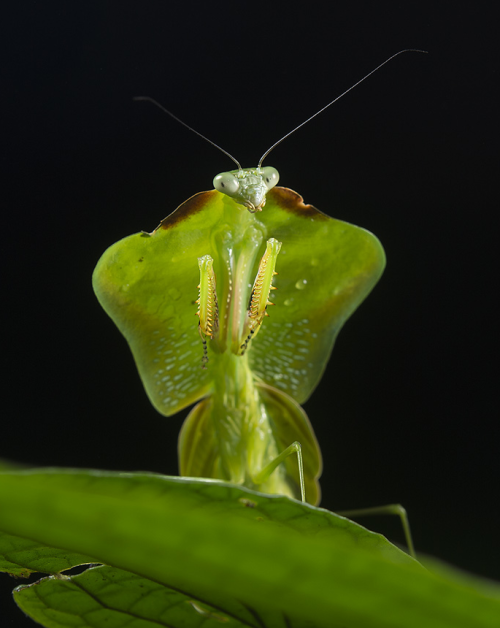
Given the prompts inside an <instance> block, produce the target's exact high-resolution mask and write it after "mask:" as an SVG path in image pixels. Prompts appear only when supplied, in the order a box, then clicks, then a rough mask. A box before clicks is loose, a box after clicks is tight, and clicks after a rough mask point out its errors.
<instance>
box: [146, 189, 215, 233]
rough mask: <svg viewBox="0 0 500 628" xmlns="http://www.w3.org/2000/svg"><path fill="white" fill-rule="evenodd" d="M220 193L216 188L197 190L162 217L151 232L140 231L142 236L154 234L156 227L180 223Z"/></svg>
mask: <svg viewBox="0 0 500 628" xmlns="http://www.w3.org/2000/svg"><path fill="white" fill-rule="evenodd" d="M217 194H220V192H217V190H210V191H209V192H198V194H195V195H194V196H192V197H191V198H188V200H187V201H184V203H182V204H181V205H179V207H178V208H177V209H174V211H173V212H172V213H171V214H169V215H168V216H167V217H166V218H164V219H163V220H162V221H161V222H160V224H159V225H158V226H157V227H156V229H154V230H153V231H152V232H151V233H148V232H146V231H143V232H142V236H143V237H149V236H152V235H154V234H155V233H156V232H157V231H158V229H171V228H172V227H174V226H175V225H177V224H179V223H181V222H182V221H183V220H187V219H188V218H190V217H191V216H194V215H195V214H197V213H198V212H200V211H201V210H202V209H203V208H204V207H205V206H206V204H207V203H208V202H210V199H211V197H213V196H214V195H217Z"/></svg>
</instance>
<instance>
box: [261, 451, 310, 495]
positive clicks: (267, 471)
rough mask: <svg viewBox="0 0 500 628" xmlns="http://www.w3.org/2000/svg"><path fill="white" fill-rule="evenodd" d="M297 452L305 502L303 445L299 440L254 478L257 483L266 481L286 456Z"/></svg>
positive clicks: (301, 490)
mask: <svg viewBox="0 0 500 628" xmlns="http://www.w3.org/2000/svg"><path fill="white" fill-rule="evenodd" d="M293 454H297V461H298V465H299V481H300V497H301V500H302V501H303V502H305V501H306V489H305V484H304V465H303V462H302V447H301V445H300V443H299V442H298V441H295V442H294V443H292V444H291V445H290V446H289V447H287V448H286V449H285V450H284V451H282V452H281V453H280V454H279V455H278V456H276V458H275V459H274V460H272V461H271V462H270V463H269V464H268V465H266V466H265V467H264V468H263V469H262V470H261V471H260V472H259V473H257V475H256V476H255V477H254V478H252V479H253V481H254V482H255V483H256V484H262V483H263V482H265V481H266V480H267V479H268V478H269V476H270V475H271V473H272V472H273V471H274V470H275V469H276V467H277V466H278V465H280V464H281V463H282V462H283V461H284V460H285V458H287V457H288V456H292V455H293Z"/></svg>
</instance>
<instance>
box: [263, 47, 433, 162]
mask: <svg viewBox="0 0 500 628" xmlns="http://www.w3.org/2000/svg"><path fill="white" fill-rule="evenodd" d="M403 52H423V53H425V54H427V50H418V49H416V48H406V49H405V50H400V51H399V52H396V53H395V54H393V55H392V56H391V57H389V58H388V59H386V60H385V61H383V62H382V63H381V64H380V65H377V67H376V68H373V70H372V71H371V72H368V74H365V75H364V76H363V78H361V79H359V81H357V82H356V83H354V85H351V87H349V88H348V89H346V90H345V92H342V94H340V96H337V97H336V98H334V99H333V100H332V101H331V102H329V103H328V104H327V105H325V106H324V107H323V108H322V109H320V110H319V111H316V113H315V114H313V115H312V116H311V117H310V118H307V120H304V122H302V123H301V124H299V126H296V127H295V128H294V129H292V130H291V131H290V132H289V133H287V134H286V135H284V136H283V137H282V138H281V139H280V140H278V141H277V142H276V143H275V144H273V145H272V146H271V148H269V149H268V150H266V152H265V153H264V154H263V155H262V157H261V158H260V161H259V165H258V167H259V168H260V167H261V166H262V162H263V161H264V159H265V158H266V157H267V156H268V155H269V153H270V152H271V151H272V150H274V149H275V148H276V146H278V145H279V144H281V142H283V141H284V140H286V138H287V137H290V135H291V134H292V133H295V131H298V130H299V129H300V128H301V127H303V126H304V125H305V124H307V123H308V122H310V121H311V120H312V119H313V118H315V117H316V116H319V114H320V113H322V112H323V111H324V110H325V109H328V107H330V105H333V103H336V102H337V100H340V99H341V98H342V96H345V95H346V94H348V93H349V92H350V91H351V90H353V89H354V88H355V87H357V86H358V85H359V84H360V83H362V82H363V81H365V80H366V79H367V78H368V77H369V76H371V75H372V74H375V72H377V70H380V68H382V67H383V66H384V65H385V64H386V63H389V61H392V59H394V58H395V57H397V56H398V55H401V54H403Z"/></svg>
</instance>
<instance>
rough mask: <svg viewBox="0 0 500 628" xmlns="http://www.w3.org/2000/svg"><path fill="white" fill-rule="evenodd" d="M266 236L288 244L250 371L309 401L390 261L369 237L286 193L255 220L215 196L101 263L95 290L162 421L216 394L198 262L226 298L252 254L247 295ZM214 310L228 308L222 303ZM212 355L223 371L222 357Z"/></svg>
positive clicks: (203, 197)
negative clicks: (236, 263) (339, 339)
mask: <svg viewBox="0 0 500 628" xmlns="http://www.w3.org/2000/svg"><path fill="white" fill-rule="evenodd" d="M269 238H275V239H277V240H278V241H279V242H282V248H281V252H280V255H279V257H278V261H277V266H276V269H277V272H278V277H276V279H275V286H276V287H277V290H276V291H275V292H273V299H274V303H275V307H273V308H268V309H269V317H266V319H265V321H264V324H263V325H262V328H261V329H260V331H259V333H258V335H257V336H256V337H255V339H254V340H253V341H252V342H251V344H250V348H249V350H248V360H249V365H250V368H251V369H252V371H253V373H254V376H255V378H256V379H257V380H260V381H262V382H264V383H266V384H268V385H270V386H273V387H275V388H278V389H279V390H281V391H283V392H285V393H287V394H288V395H290V396H291V397H292V398H293V399H294V400H295V401H297V402H298V403H303V402H304V401H305V400H306V399H307V398H308V397H309V395H310V394H311V393H312V391H313V390H314V388H315V387H316V385H317V383H318V381H319V380H320V378H321V375H322V373H323V371H324V369H325V366H326V363H327V361H328V359H329V356H330V353H331V351H332V347H333V343H334V341H335V337H336V335H337V333H338V332H339V330H340V328H341V327H342V325H343V324H344V322H345V321H346V320H347V318H348V317H349V316H350V315H351V314H352V312H353V311H354V310H355V309H356V308H357V307H358V305H359V304H360V303H361V302H362V301H363V299H364V298H365V297H366V296H367V294H368V293H369V292H370V290H371V289H372V287H373V286H374V285H375V283H376V282H377V280H378V278H379V277H380V275H381V273H382V270H383V268H384V264H385V257H384V252H383V249H382V246H381V244H380V242H379V241H378V240H377V238H376V237H375V236H374V235H372V234H371V233H369V232H368V231H366V230H364V229H361V228H359V227H356V226H353V225H351V224H348V223H345V222H342V221H339V220H335V219H333V218H330V217H328V216H326V215H325V214H323V213H322V212H320V211H318V210H317V209H316V208H314V207H312V206H311V205H306V204H304V203H303V200H302V198H301V197H300V196H299V195H298V194H296V193H295V192H293V191H292V190H289V189H286V188H279V187H278V188H274V189H273V190H271V191H270V192H269V193H268V195H267V203H266V205H265V207H264V209H263V211H262V212H260V213H258V214H256V215H251V214H249V213H248V212H247V210H246V209H245V208H244V207H242V206H239V205H237V204H236V203H235V202H234V201H232V200H231V199H230V198H228V197H227V196H224V195H223V194H220V193H219V192H217V191H215V190H214V191H211V192H202V193H200V194H196V195H195V196H193V197H192V198H190V199H189V200H188V201H186V202H185V203H183V204H182V205H181V206H180V207H179V208H178V209H177V210H176V211H174V212H173V213H172V214H171V215H170V216H168V217H167V218H166V219H165V220H163V221H162V222H161V224H160V225H159V226H158V228H157V229H155V230H154V231H153V232H152V233H150V234H148V233H137V234H135V235H132V236H129V237H127V238H125V239H123V240H121V241H119V242H117V243H116V244H114V245H113V246H111V247H110V248H109V249H108V250H107V251H106V252H105V253H104V255H103V256H102V258H101V259H100V261H99V263H98V265H97V267H96V269H95V272H94V278H93V283H94V289H95V292H96V294H97V297H98V299H99V301H100V302H101V304H102V306H103V307H104V309H105V310H106V312H107V313H108V314H109V315H110V316H111V318H112V319H113V320H114V321H115V323H116V324H117V326H118V328H119V329H120V331H121V332H122V333H123V335H124V336H125V338H126V339H127V340H128V342H129V344H130V347H131V349H132V352H133V355H134V358H135V361H136V364H137V367H138V369H139V372H140V375H141V378H142V381H143V383H144V386H145V388H146V391H147V393H148V395H149V397H150V399H151V401H152V403H153V404H154V406H155V407H156V408H157V409H158V410H159V412H161V413H162V414H165V415H167V416H168V415H171V414H174V413H175V412H177V411H178V410H180V409H182V408H184V407H186V406H188V405H190V404H192V403H194V402H196V401H197V400H199V399H200V398H202V397H204V396H206V395H207V394H208V393H209V392H210V391H211V390H212V387H213V375H212V373H213V371H212V369H211V368H210V363H209V365H208V368H207V369H206V370H203V369H202V368H201V356H202V348H201V341H200V337H199V334H198V330H197V319H196V317H195V313H196V305H195V301H196V298H197V296H198V295H197V285H198V283H199V271H198V262H197V260H198V258H199V257H200V256H202V255H210V256H211V257H212V258H213V260H214V270H215V274H216V277H217V286H218V290H219V289H220V291H221V294H222V295H224V294H227V291H228V284H229V283H230V282H233V283H234V282H236V281H238V280H239V277H238V276H237V275H235V274H234V272H236V271H238V269H235V271H234V272H233V274H232V275H231V276H230V275H229V274H228V268H227V267H228V263H229V262H228V259H229V258H230V256H231V255H233V254H234V251H237V250H238V249H240V250H243V249H244V247H245V246H246V247H249V248H252V247H253V249H255V255H254V258H253V262H252V265H253V268H252V269H246V270H245V273H246V274H245V289H246V283H247V277H250V278H251V279H250V281H253V277H254V276H255V275H256V272H257V268H258V261H259V259H260V257H261V255H262V254H263V253H264V250H265V245H266V241H267V240H268V239H269ZM239 270H241V269H239ZM250 271H251V272H250ZM242 272H243V271H242ZM219 303H220V304H221V307H222V308H223V307H224V296H222V298H221V296H220V295H219ZM222 313H223V312H222ZM221 324H222V323H221ZM210 353H211V355H210V356H209V357H210V360H211V361H216V360H217V359H218V355H217V354H216V353H213V352H210ZM212 363H213V362H212Z"/></svg>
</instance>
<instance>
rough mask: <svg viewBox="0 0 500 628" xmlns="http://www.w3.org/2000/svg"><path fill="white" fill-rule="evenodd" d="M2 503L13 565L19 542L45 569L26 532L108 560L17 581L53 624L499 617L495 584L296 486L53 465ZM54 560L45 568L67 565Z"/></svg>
mask: <svg viewBox="0 0 500 628" xmlns="http://www.w3.org/2000/svg"><path fill="white" fill-rule="evenodd" d="M0 503H1V506H2V507H1V508H0V530H1V531H2V532H3V533H4V534H7V535H9V537H8V538H9V541H10V542H11V543H12V544H13V545H12V547H11V552H14V554H13V555H12V556H10V555H9V557H8V562H7V563H6V562H5V559H4V561H3V562H1V563H0V567H1V568H2V569H3V570H5V571H10V569H11V566H12V563H13V562H15V560H16V559H14V555H15V551H16V547H15V544H16V542H18V543H19V548H20V549H19V551H21V549H22V548H23V547H24V551H25V554H24V555H23V559H22V561H20V562H22V564H23V566H24V567H25V568H26V569H41V567H42V564H41V562H40V554H39V553H37V551H36V550H35V546H33V548H32V549H33V550H34V551H33V552H32V555H31V556H30V548H29V547H27V546H26V540H27V539H28V540H30V541H33V542H36V543H37V544H38V547H39V548H40V547H42V546H44V547H46V548H59V549H62V550H65V551H66V559H67V560H68V564H72V563H73V561H74V560H75V559H76V554H81V555H82V556H86V557H92V562H100V563H104V564H106V565H107V566H106V567H100V568H93V569H89V570H87V571H86V572H85V573H83V574H81V575H78V576H70V579H67V578H66V577H65V576H64V575H63V576H62V577H61V576H59V577H53V578H48V579H44V580H41V581H39V582H38V583H35V584H33V585H29V586H27V587H26V586H25V587H20V588H18V589H17V590H16V593H15V596H16V600H17V601H18V603H19V604H20V606H21V607H22V608H23V610H25V611H26V612H28V613H29V614H31V615H32V616H33V617H35V618H36V619H37V620H38V621H40V622H41V623H43V625H45V626H49V627H55V626H57V627H62V626H82V627H83V626H92V627H93V628H101V627H103V628H104V626H113V627H116V628H118V627H120V626H129V627H130V626H131V627H133V628H145V627H148V628H149V627H151V626H157V625H160V626H179V627H181V626H201V625H203V626H206V625H210V623H207V622H211V623H212V624H213V625H215V622H218V623H222V622H224V621H225V620H226V619H227V620H228V623H230V625H235V626H239V625H242V626H254V627H255V628H258V627H261V626H268V627H270V628H271V627H273V626H280V627H285V626H296V627H300V626H304V627H305V626H318V627H321V626H325V627H326V626H328V627H335V626H338V627H339V628H340V627H341V626H342V627H343V628H349V627H351V628H354V627H356V628H358V627H365V626H366V627H368V628H372V627H373V628H375V627H380V626H384V627H389V628H391V627H394V628H396V627H398V628H406V627H408V628H411V627H417V626H418V627H419V628H421V627H422V626H425V627H426V628H447V627H449V628H451V627H453V628H461V627H464V628H465V627H467V628H469V627H471V626H474V627H475V628H476V627H477V628H483V627H484V628H486V627H490V626H491V627H493V626H496V627H498V625H499V618H500V593H499V589H498V588H497V587H495V588H494V587H493V586H492V585H489V586H487V585H483V584H482V583H480V582H479V581H477V580H472V579H467V578H464V577H462V576H458V575H457V574H455V573H447V574H446V575H445V576H441V575H435V574H433V573H431V572H429V571H427V570H426V569H424V568H423V567H421V566H420V565H419V564H418V563H416V562H415V561H414V560H412V559H411V558H409V557H408V556H407V555H406V554H404V553H403V552H401V551H400V550H398V549H397V548H395V547H394V546H392V545H391V544H390V543H388V542H387V541H386V540H385V539H384V538H383V537H381V536H380V535H377V534H373V533H371V532H369V531H367V530H365V529H364V528H362V527H361V526H359V525H356V524H354V523H352V522H349V521H348V520H346V519H344V518H342V517H339V516H336V515H334V514H332V513H329V512H327V511H325V510H322V509H318V508H314V507H312V506H309V505H307V504H302V503H300V502H296V501H294V500H291V499H289V498H286V497H279V496H266V495H263V494H260V493H256V492H253V491H250V490H248V489H241V488H238V487H236V486H232V485H228V484H225V483H222V482H216V481H193V480H188V479H183V478H166V477H162V476H155V475H148V474H112V473H105V472H97V471H85V472H84V471H57V470H53V471H50V470H45V471H24V472H16V473H3V474H0ZM16 539H17V541H16ZM23 544H24V545H23ZM68 557H69V559H68ZM51 561H52V562H51ZM53 561H54V558H53V557H52V558H47V566H46V568H45V569H44V571H46V572H47V573H52V574H57V573H58V570H59V569H60V568H61V565H60V564H56V563H54V562H53ZM42 562H43V558H42ZM84 562H88V559H87V560H85V561H84ZM125 572H127V573H125ZM193 603H194V605H193ZM197 609H198V610H197Z"/></svg>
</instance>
